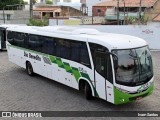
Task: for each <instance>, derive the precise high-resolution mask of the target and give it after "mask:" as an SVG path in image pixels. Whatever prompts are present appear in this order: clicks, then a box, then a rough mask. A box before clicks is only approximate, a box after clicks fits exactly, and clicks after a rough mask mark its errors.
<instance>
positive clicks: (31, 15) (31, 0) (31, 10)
mask: <svg viewBox="0 0 160 120" xmlns="http://www.w3.org/2000/svg"><path fill="white" fill-rule="evenodd" d="M32 17H33V0H30V18H32Z"/></svg>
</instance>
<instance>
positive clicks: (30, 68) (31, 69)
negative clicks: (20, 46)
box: [26, 62, 34, 76]
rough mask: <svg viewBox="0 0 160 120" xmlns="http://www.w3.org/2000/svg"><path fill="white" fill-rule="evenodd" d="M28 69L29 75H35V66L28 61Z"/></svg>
mask: <svg viewBox="0 0 160 120" xmlns="http://www.w3.org/2000/svg"><path fill="white" fill-rule="evenodd" d="M26 69H27V73H28V75H29V76H33V75H34V72H33V67H32V65H31V63H30V62H27V63H26Z"/></svg>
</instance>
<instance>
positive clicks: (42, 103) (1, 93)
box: [0, 51, 160, 120]
mask: <svg viewBox="0 0 160 120" xmlns="http://www.w3.org/2000/svg"><path fill="white" fill-rule="evenodd" d="M152 56H153V63H154V76H155V79H154V83H155V89H154V92H153V94H152V95H151V96H149V97H146V98H144V99H142V100H139V101H137V102H133V103H129V104H124V105H117V106H116V105H112V104H110V103H108V102H106V101H104V100H101V99H98V98H95V99H93V100H91V101H88V100H86V99H85V97H84V95H83V94H82V93H80V92H79V91H77V90H74V89H72V88H70V87H67V86H65V85H62V84H60V83H57V82H55V81H52V80H49V79H47V78H44V77H42V76H39V75H36V76H34V77H30V76H28V75H27V73H26V71H25V69H23V68H20V67H19V66H17V65H14V64H12V63H10V62H9V61H8V57H7V52H6V51H0V111H160V52H158V51H154V52H152ZM6 119H8V118H6ZM12 119H13V118H12ZM15 119H17V118H15ZM20 119H22V118H20ZM23 119H24V120H25V119H27V118H23ZM41 119H42V120H43V119H45V118H41ZM47 119H50V120H53V118H47ZM56 119H64V120H65V119H69V120H70V119H79V120H84V119H87V120H93V119H95V118H54V120H56ZM96 119H110V120H114V119H123V120H125V119H126V120H127V119H128V118H96ZM129 119H130V120H132V119H133V120H135V118H129ZM138 119H147V120H148V119H153V118H138ZM154 119H156V120H159V119H160V118H154ZM27 120H28V119H27ZM29 120H30V119H29Z"/></svg>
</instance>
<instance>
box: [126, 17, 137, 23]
mask: <svg viewBox="0 0 160 120" xmlns="http://www.w3.org/2000/svg"><path fill="white" fill-rule="evenodd" d="M128 23H129V24H135V23H137V18H136V17H133V16H130V17H128Z"/></svg>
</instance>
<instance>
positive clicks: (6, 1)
mask: <svg viewBox="0 0 160 120" xmlns="http://www.w3.org/2000/svg"><path fill="white" fill-rule="evenodd" d="M15 4H24V1H23V0H0V10H3V8H4V7H5V6H6V5H15ZM5 9H8V8H6V7H5Z"/></svg>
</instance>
